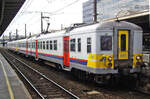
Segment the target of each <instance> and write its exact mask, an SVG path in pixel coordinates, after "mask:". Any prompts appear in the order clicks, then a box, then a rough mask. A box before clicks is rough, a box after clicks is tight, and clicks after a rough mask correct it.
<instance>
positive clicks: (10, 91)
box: [0, 60, 14, 99]
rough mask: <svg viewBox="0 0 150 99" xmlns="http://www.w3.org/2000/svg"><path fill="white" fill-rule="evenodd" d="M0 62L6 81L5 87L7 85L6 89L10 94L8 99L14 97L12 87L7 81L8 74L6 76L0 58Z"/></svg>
mask: <svg viewBox="0 0 150 99" xmlns="http://www.w3.org/2000/svg"><path fill="white" fill-rule="evenodd" d="M0 62H1V64H2V69H3V72H4V76H5V79H6V83H7V87H8V91H9V95H10V99H14V94H13V91H12V88H11V86H10V83H9V80H8V76H7V73H6V71H5V68H4V65H3V62H2V61H1V60H0Z"/></svg>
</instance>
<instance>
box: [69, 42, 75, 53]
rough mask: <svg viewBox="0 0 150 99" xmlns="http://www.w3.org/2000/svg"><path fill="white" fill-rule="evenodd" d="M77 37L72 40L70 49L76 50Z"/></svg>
mask: <svg viewBox="0 0 150 99" xmlns="http://www.w3.org/2000/svg"><path fill="white" fill-rule="evenodd" d="M75 42H76V40H75V39H71V40H70V51H72V52H75V49H76V46H75Z"/></svg>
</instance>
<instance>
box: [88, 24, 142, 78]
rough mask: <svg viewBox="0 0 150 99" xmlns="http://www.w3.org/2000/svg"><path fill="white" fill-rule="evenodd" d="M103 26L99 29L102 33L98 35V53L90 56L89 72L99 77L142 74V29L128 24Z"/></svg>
mask: <svg viewBox="0 0 150 99" xmlns="http://www.w3.org/2000/svg"><path fill="white" fill-rule="evenodd" d="M101 26H102V27H101ZM101 26H100V27H98V28H97V31H98V30H99V31H101V32H97V33H96V39H97V40H96V46H97V49H96V53H95V54H89V56H88V63H87V67H88V68H90V69H89V70H90V71H91V72H93V73H94V74H98V75H104V74H106V75H108V74H110V75H113V74H114V75H115V74H123V75H128V74H131V73H138V72H140V66H141V65H142V64H143V62H142V29H141V28H140V27H139V26H137V25H134V24H132V23H128V22H108V23H104V24H102V25H101ZM104 27H105V28H104ZM102 29H103V30H102ZM104 32H105V33H104ZM99 42H100V44H99ZM105 47H106V48H105ZM99 48H100V50H98V49H99ZM103 49H105V50H103Z"/></svg>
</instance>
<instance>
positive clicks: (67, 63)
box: [64, 36, 70, 67]
mask: <svg viewBox="0 0 150 99" xmlns="http://www.w3.org/2000/svg"><path fill="white" fill-rule="evenodd" d="M64 66H66V67H69V66H70V58H69V36H66V37H64Z"/></svg>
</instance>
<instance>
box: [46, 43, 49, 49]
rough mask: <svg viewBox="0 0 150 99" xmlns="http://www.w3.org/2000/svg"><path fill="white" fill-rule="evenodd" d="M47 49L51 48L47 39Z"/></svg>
mask: <svg viewBox="0 0 150 99" xmlns="http://www.w3.org/2000/svg"><path fill="white" fill-rule="evenodd" d="M46 49H47V50H48V49H49V41H46Z"/></svg>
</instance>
